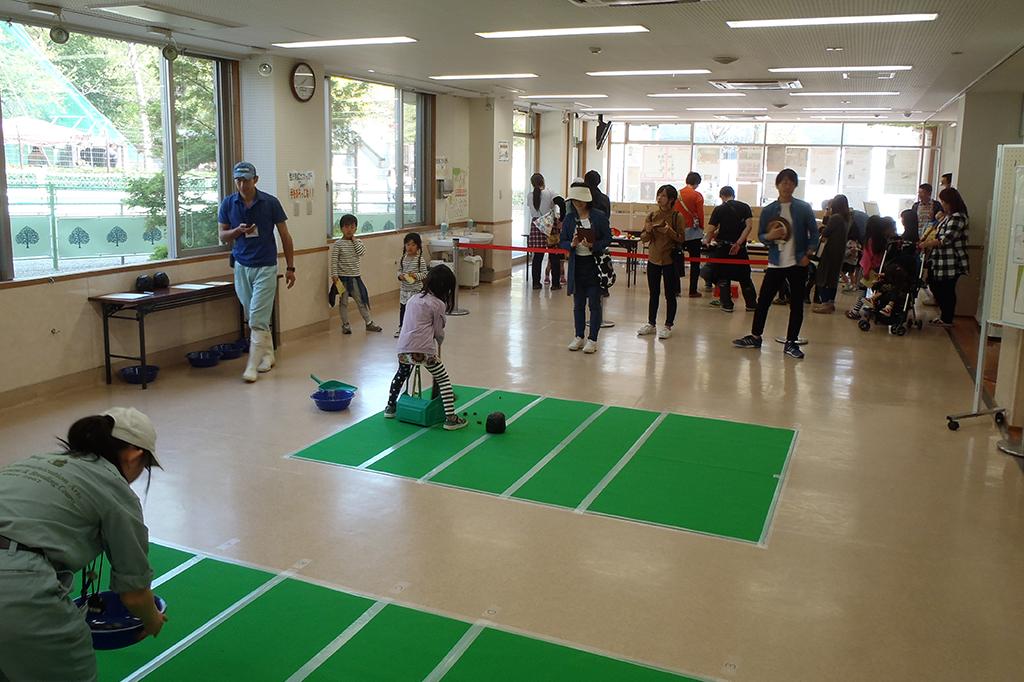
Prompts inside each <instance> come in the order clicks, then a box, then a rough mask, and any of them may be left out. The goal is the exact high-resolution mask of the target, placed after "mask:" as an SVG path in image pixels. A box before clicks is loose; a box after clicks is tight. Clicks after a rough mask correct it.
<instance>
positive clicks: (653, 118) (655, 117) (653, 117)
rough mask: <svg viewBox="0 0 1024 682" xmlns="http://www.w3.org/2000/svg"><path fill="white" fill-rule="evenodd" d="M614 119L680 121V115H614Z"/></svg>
mask: <svg viewBox="0 0 1024 682" xmlns="http://www.w3.org/2000/svg"><path fill="white" fill-rule="evenodd" d="M612 120H613V121H678V120H679V117H678V116H612Z"/></svg>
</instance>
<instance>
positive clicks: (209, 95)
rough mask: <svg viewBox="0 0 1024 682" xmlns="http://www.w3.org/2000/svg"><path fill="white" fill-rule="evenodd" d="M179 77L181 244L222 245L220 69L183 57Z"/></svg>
mask: <svg viewBox="0 0 1024 682" xmlns="http://www.w3.org/2000/svg"><path fill="white" fill-rule="evenodd" d="M171 68H172V69H173V73H174V111H175V133H176V135H175V151H176V153H177V165H178V245H179V248H180V251H181V252H182V253H185V252H187V251H188V250H189V249H201V248H209V247H211V246H217V245H218V244H219V243H220V239H219V237H218V235H217V207H218V204H219V200H220V180H219V174H218V172H217V171H218V169H217V94H216V76H217V64H216V63H215V62H214V61H213V60H211V59H201V58H198V57H187V56H182V57H179V58H178V59H176V60H175V61H174V62H172V63H171Z"/></svg>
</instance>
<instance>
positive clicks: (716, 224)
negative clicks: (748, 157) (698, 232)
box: [705, 185, 757, 313]
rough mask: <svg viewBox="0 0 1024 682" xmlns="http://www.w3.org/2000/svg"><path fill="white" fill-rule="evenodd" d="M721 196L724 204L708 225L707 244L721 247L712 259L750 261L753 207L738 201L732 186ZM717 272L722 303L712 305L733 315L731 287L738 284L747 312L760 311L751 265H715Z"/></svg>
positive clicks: (724, 190)
mask: <svg viewBox="0 0 1024 682" xmlns="http://www.w3.org/2000/svg"><path fill="white" fill-rule="evenodd" d="M718 196H719V198H720V199H721V200H722V203H721V204H720V205H718V206H716V207H715V210H714V211H712V212H711V219H710V220H709V221H708V224H709V225H710V226H711V229H710V230H708V232H707V235H706V236H705V241H708V242H710V241H712V240H714V241H715V242H716V244H717V248H715V249H714V250H713V251H712V254H713V256H712V257H714V258H726V259H734V260H747V259H748V256H747V239H748V238H749V237H750V230H751V229H752V228H753V223H752V222H751V223H748V222H747V221H748V220H749V219H750V218H752V217H753V214H751V212H750V206H748V205H747V204H745V203H743V202H742V201H736V192H735V191H734V190H733V188H732V187H729V186H728V185H726V186H725V187H723V188H722V189H721V190H720V191H719V192H718ZM713 268H714V274H715V279H716V281H717V282H718V297H719V300H717V301H711V305H714V306H719V307H721V309H722V311H723V312H727V313H731V312H732V311H733V303H732V291H731V285H732V282H738V283H739V285H740V291H742V292H743V300H744V301H745V302H746V305H747V310H748V311H751V310H754V309H756V308H757V290H756V289H754V282H753V281H752V280H751V279H750V266H749V265H747V264H746V263H737V264H736V265H731V264H726V263H715V264H714V265H713Z"/></svg>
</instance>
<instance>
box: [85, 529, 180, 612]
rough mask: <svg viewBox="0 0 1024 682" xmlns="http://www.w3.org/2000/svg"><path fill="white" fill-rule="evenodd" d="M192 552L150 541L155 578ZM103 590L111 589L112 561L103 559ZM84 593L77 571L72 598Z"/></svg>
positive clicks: (150, 557) (150, 560) (171, 568)
mask: <svg viewBox="0 0 1024 682" xmlns="http://www.w3.org/2000/svg"><path fill="white" fill-rule="evenodd" d="M192 556H193V555H192V554H189V553H188V552H182V551H181V550H179V549H174V548H172V547H164V546H163V545H158V544H155V543H152V542H151V543H149V565H150V566H151V567H152V568H153V579H154V580H156V579H157V578H159V577H160V576H162V575H163V574H164V573H167V572H169V571H171V570H173V569H175V568H177V567H178V566H180V565H181V564H183V563H185V562H186V561H188V560H189V559H191V558H192ZM100 589H101V590H109V589H110V562H109V561H107V560H106V558H105V557H104V559H103V579H102V587H100ZM81 593H82V572H81V571H79V572H78V573H75V576H74V577H73V578H72V579H71V598H72V599H76V598H78V596H79V595H80V594H81Z"/></svg>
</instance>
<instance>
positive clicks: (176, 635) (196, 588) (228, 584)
mask: <svg viewBox="0 0 1024 682" xmlns="http://www.w3.org/2000/svg"><path fill="white" fill-rule="evenodd" d="M271 577H272V575H271V574H269V573H266V572H264V571H257V570H255V569H252V568H245V567H243V566H236V565H234V564H228V563H225V562H222V561H216V560H213V559H203V560H202V561H200V562H199V563H197V564H196V565H195V566H192V567H190V568H189V569H188V570H187V571H184V572H183V573H181V574H180V575H177V576H175V577H174V578H171V579H170V580H168V581H167V582H166V583H164V584H163V585H161V586H160V587H159V588H157V590H156V591H157V594H159V595H160V596H161V597H163V598H164V599H165V600H166V601H167V623H166V624H165V625H164V627H163V630H161V631H160V636H159V637H156V638H153V637H149V638H147V639H146V640H144V641H142V642H139V643H138V644H135V645H134V646H130V647H128V648H126V649H117V650H114V651H97V652H96V657H97V661H98V663H99V672H100V679H101V680H111V681H113V680H122V679H124V678H125V677H127V676H128V675H131V674H132V673H133V672H135V671H136V670H138V669H139V668H141V667H142V666H144V665H146V664H147V663H148V662H149V661H150V660H152V659H153V658H156V657H157V656H158V655H160V654H161V653H163V652H164V651H166V650H167V649H170V648H171V647H172V646H174V645H175V644H177V643H178V642H180V641H181V640H183V639H185V638H186V637H188V636H189V635H190V634H191V633H192V632H193V631H194V630H196V629H198V628H199V627H201V626H202V625H203V624H204V623H206V622H207V621H208V620H210V619H211V618H213V617H214V616H216V615H217V614H218V613H220V612H221V611H223V610H224V609H226V608H228V607H229V606H231V605H232V604H234V603H235V602H236V601H238V600H239V599H241V598H242V597H244V596H245V595H247V594H249V593H250V592H252V591H253V590H255V589H256V588H257V587H259V586H260V585H262V584H263V583H265V582H267V581H268V580H270V578H271ZM200 677H202V675H198V676H197V675H191V676H189V678H181V679H199V678H200Z"/></svg>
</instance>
